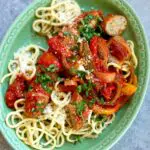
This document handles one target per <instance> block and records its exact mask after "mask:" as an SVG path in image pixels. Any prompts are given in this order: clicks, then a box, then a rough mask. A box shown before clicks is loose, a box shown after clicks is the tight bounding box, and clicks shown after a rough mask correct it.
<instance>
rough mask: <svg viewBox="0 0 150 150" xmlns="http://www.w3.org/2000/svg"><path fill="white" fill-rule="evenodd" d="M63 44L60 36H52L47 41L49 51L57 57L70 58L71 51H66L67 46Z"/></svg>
mask: <svg viewBox="0 0 150 150" xmlns="http://www.w3.org/2000/svg"><path fill="white" fill-rule="evenodd" d="M63 42H64V38H63V37H60V36H54V37H52V38H50V39H49V41H48V45H49V47H50V49H49V51H50V52H52V53H54V54H55V55H57V56H58V57H61V56H65V57H70V56H71V55H72V53H71V51H68V50H67V45H65V44H64V43H63Z"/></svg>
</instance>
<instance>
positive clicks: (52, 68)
mask: <svg viewBox="0 0 150 150" xmlns="http://www.w3.org/2000/svg"><path fill="white" fill-rule="evenodd" d="M46 71H48V72H56V71H58V67H57V66H56V65H55V64H51V65H50V66H49V67H48V68H46Z"/></svg>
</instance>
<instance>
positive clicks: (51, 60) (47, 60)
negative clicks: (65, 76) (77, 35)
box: [38, 52, 62, 70]
mask: <svg viewBox="0 0 150 150" xmlns="http://www.w3.org/2000/svg"><path fill="white" fill-rule="evenodd" d="M38 64H40V65H43V66H45V67H49V66H50V65H51V64H55V65H56V66H57V67H58V68H59V70H60V69H61V68H62V65H61V63H60V62H59V60H58V59H57V57H56V56H55V55H54V54H53V53H51V52H44V53H43V54H42V55H41V56H40V58H39V60H38Z"/></svg>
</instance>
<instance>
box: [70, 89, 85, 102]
mask: <svg viewBox="0 0 150 150" xmlns="http://www.w3.org/2000/svg"><path fill="white" fill-rule="evenodd" d="M82 100H83V98H82V96H81V95H80V94H79V93H78V92H77V91H74V93H73V94H72V101H74V102H81V101H82Z"/></svg>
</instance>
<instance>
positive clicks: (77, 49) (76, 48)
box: [71, 45, 79, 51]
mask: <svg viewBox="0 0 150 150" xmlns="http://www.w3.org/2000/svg"><path fill="white" fill-rule="evenodd" d="M71 50H72V51H79V46H78V45H75V46H73V47H71Z"/></svg>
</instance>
